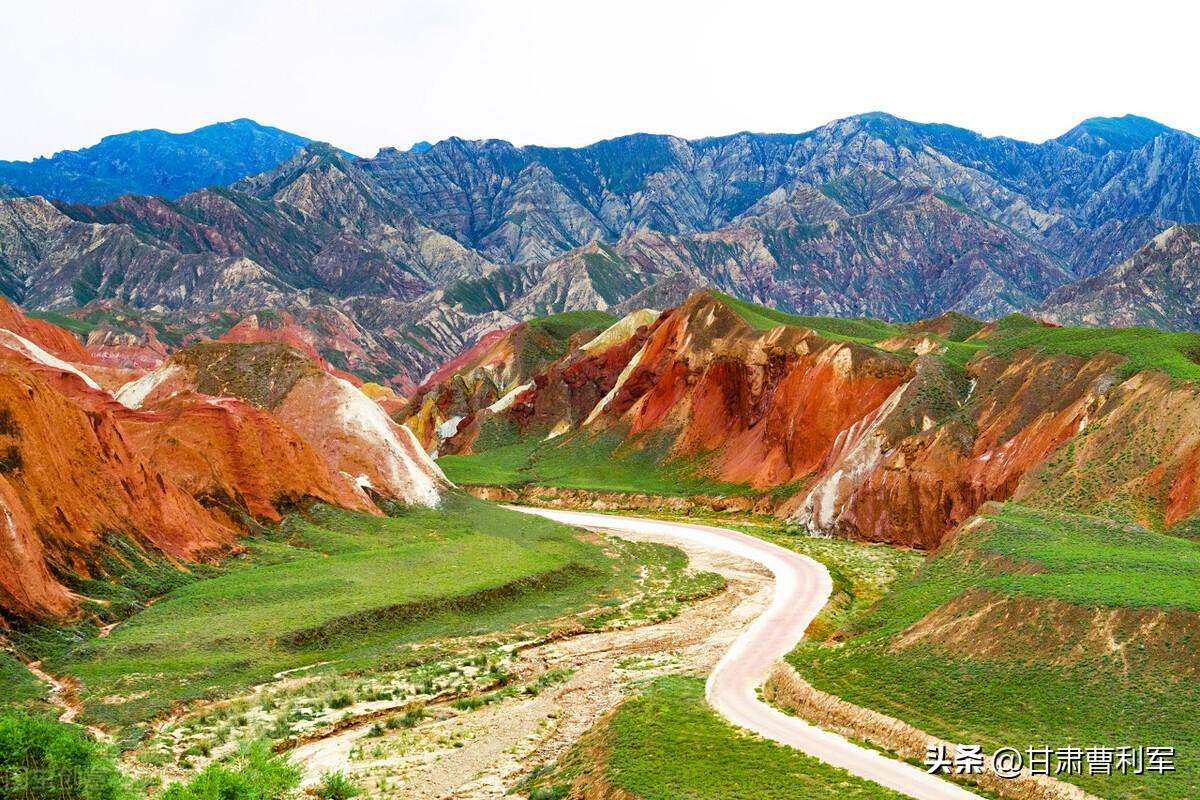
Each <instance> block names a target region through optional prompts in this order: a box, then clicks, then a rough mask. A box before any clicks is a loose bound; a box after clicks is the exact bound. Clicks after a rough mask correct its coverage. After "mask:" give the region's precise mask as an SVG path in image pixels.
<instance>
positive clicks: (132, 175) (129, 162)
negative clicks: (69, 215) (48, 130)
mask: <svg viewBox="0 0 1200 800" xmlns="http://www.w3.org/2000/svg"><path fill="white" fill-rule="evenodd" d="M309 141H310V140H308V139H306V138H304V137H303V136H297V135H296V134H294V133H288V132H287V131H281V130H279V129H278V128H271V127H268V126H266V125H259V124H258V123H257V122H254V121H253V120H249V119H238V120H234V121H232V122H219V123H217V124H215V125H207V126H205V127H203V128H197V129H196V130H194V131H192V132H190V133H167V132H166V131H162V130H157V129H152V130H146V131H131V132H129V133H120V134H116V135H114V136H106V137H104V138H103V139H102V140H101V141H100V143H99V144H96V145H93V146H92V147H86V148H84V149H82V150H64V151H62V152H59V153H55V154H54V155H53V156H51V157H49V158H38V159H34V160H33V161H0V185H3V184H7V185H8V186H9V187H11V189H13V190H16V191H17V192H19V193H21V194H30V195H33V194H40V195H44V196H46V197H51V198H58V199H61V200H67V201H70V202H77V203H104V202H107V201H108V200H112V199H113V198H115V197H119V196H120V195H123V194H145V195H163V196H165V197H170V198H175V197H179V196H180V195H184V194H187V193H188V192H191V191H194V190H196V189H201V188H204V187H206V186H223V185H226V184H229V183H233V182H234V181H236V180H238V179H240V178H244V177H246V176H247V175H255V174H257V173H260V172H264V171H266V170H269V169H271V168H273V167H275V166H276V165H278V164H279V163H281V162H283V161H286V160H287V159H289V158H291V157H292V156H293V155H295V154H296V153H297V152H298V151H299V150H300V149H301V148H302V147H304V146H305V145H306V144H308V143H309Z"/></svg>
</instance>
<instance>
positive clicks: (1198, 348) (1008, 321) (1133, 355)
mask: <svg viewBox="0 0 1200 800" xmlns="http://www.w3.org/2000/svg"><path fill="white" fill-rule="evenodd" d="M983 341H984V343H985V344H986V346H987V349H988V351H989V352H991V353H993V354H995V355H998V356H1005V355H1010V354H1012V353H1015V352H1017V351H1018V350H1024V349H1026V348H1032V349H1034V350H1037V351H1040V352H1042V353H1051V354H1053V353H1065V354H1067V355H1073V356H1079V357H1081V358H1090V357H1092V356H1095V355H1098V354H1100V353H1116V354H1117V355H1120V356H1124V357H1125V359H1126V360H1125V363H1124V364H1123V365H1122V367H1121V373H1122V374H1123V375H1124V376H1126V377H1128V376H1130V375H1133V374H1134V373H1137V372H1141V371H1142V370H1158V371H1160V372H1165V373H1166V374H1168V375H1170V376H1171V377H1173V378H1179V379H1181V380H1189V381H1195V380H1200V363H1198V360H1197V354H1200V333H1196V332H1184V333H1168V332H1165V331H1159V330H1154V329H1152V328H1050V327H1045V326H1043V325H1039V324H1038V323H1037V322H1035V321H1034V320H1031V319H1029V318H1028V317H1023V316H1021V315H1018V314H1014V315H1011V316H1008V317H1005V318H1004V319H1002V320H1000V322H999V323H998V324H997V328H996V330H995V331H994V332H993V333H991V334H990V335H988V336H987V337H986V338H985V339H984V340H983Z"/></svg>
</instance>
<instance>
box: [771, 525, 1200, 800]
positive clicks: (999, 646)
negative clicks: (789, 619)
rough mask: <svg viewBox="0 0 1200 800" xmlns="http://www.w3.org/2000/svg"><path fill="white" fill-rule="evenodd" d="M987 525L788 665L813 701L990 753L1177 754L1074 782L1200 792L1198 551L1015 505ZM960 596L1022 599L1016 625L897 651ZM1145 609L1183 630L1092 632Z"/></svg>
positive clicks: (1129, 791) (1112, 793)
mask: <svg viewBox="0 0 1200 800" xmlns="http://www.w3.org/2000/svg"><path fill="white" fill-rule="evenodd" d="M985 519H986V523H985V524H983V525H981V526H979V527H977V528H974V529H970V530H965V531H963V532H962V533H960V534H959V535H958V537H956V538H955V539H954V540H952V541H951V542H950V543H948V544H947V545H946V546H944V548H943V549H942V551H941V552H940V553H939V554H937V555H936V556H935V557H934V558H933V559H932V560H931V561H930V562H929V563H928V564H927V565H926V566H924V567H923V568H922V569H920V570H919V571H917V572H916V574H915V575H913V576H912V577H911V578H910V579H908V580H904V581H901V582H899V583H898V584H897V585H896V587H895V588H894V590H893V591H891V592H890V593H888V594H887V595H885V596H883V598H882V599H881V600H880V601H879V602H878V603H877V604H875V605H874V606H872V607H871V608H870V609H869V610H866V611H864V612H862V613H861V614H859V615H857V616H855V617H853V618H852V619H851V620H849V621H848V622H847V624H845V625H844V626H843V627H842V628H841V630H839V631H838V632H837V633H836V634H835V635H834V636H833V637H832V639H830V640H827V641H805V642H803V643H801V645H800V646H799V647H798V648H797V649H796V650H795V651H794V652H793V653H792V654H791V655H790V656H789V661H790V662H791V663H792V664H793V666H795V667H796V668H797V670H798V671H799V672H800V674H801V675H803V676H804V677H805V678H806V679H807V680H809V681H810V682H811V683H813V685H815V686H816V687H817V688H819V689H822V690H825V691H828V692H832V693H834V694H837V695H839V696H841V697H843V698H844V699H846V700H849V701H850V702H853V703H857V704H859V705H863V706H867V707H869V708H874V709H876V710H879V711H882V712H884V713H886V714H890V715H893V716H896V717H899V718H901V719H903V720H904V721H906V722H908V723H911V724H913V725H916V726H917V727H919V728H922V729H924V730H926V731H928V732H929V733H933V734H935V735H938V736H941V737H944V738H947V739H950V740H953V741H960V742H969V743H971V742H977V743H980V744H983V745H985V746H986V747H987V748H989V749H990V748H995V747H998V746H1002V745H1010V746H1015V747H1018V748H1024V747H1027V746H1030V745H1035V746H1036V745H1043V744H1045V745H1049V746H1051V747H1065V746H1079V747H1083V748H1087V747H1092V746H1112V747H1119V746H1126V745H1128V746H1139V745H1141V746H1174V747H1176V748H1177V752H1178V754H1179V755H1178V757H1177V762H1176V763H1177V767H1178V772H1177V773H1176V774H1174V775H1166V776H1160V775H1144V776H1138V777H1135V776H1113V777H1107V778H1106V777H1101V776H1077V777H1072V778H1071V780H1072V781H1073V782H1075V783H1078V784H1079V785H1080V786H1082V787H1083V788H1085V789H1087V790H1088V791H1091V792H1093V793H1095V794H1098V795H1100V796H1102V797H1106V798H1122V799H1124V798H1129V799H1130V800H1132V798H1139V799H1153V800H1159V799H1162V800H1166V799H1167V798H1178V799H1179V800H1183V798H1194V797H1197V796H1200V758H1198V756H1197V754H1198V753H1200V689H1198V688H1197V686H1196V683H1195V680H1194V675H1193V670H1194V665H1195V658H1194V650H1193V648H1194V647H1195V646H1196V645H1197V644H1200V616H1194V615H1196V614H1197V612H1200V596H1198V594H1197V592H1196V587H1198V586H1200V544H1197V543H1196V542H1193V541H1190V540H1186V539H1180V538H1176V537H1172V536H1167V535H1163V534H1158V533H1152V532H1147V531H1144V530H1140V529H1138V528H1136V527H1134V526H1128V525H1123V524H1119V523H1115V522H1111V521H1108V520H1104V519H1100V518H1096V517H1085V516H1082V515H1073V514H1064V513H1058V512H1050V511H1041V510H1035V509H1031V508H1026V507H1021V506H1018V505H1015V504H1008V505H1006V506H1003V507H1002V509H1000V510H997V511H994V512H991V513H989V514H987V515H986V517H985ZM968 591H970V592H975V593H980V592H984V593H987V594H986V595H985V597H986V598H987V599H988V600H989V601H990V600H994V599H996V598H1009V599H1012V600H1015V601H1017V602H1020V603H1022V605H1021V606H1019V608H1021V609H1023V615H1022V619H1020V620H1015V619H1011V618H1009V619H1007V620H1005V621H1004V622H1003V623H989V626H988V627H985V628H983V629H979V628H978V626H976V627H974V628H969V635H968V636H966V637H965V641H964V639H962V638H956V637H955V636H954V630H953V629H949V630H946V631H944V632H943V633H941V634H939V636H938V637H937V639H938V640H939V641H942V642H944V641H957V642H958V644H956V645H953V646H942V645H941V644H931V643H930V641H929V640H920V641H918V642H917V643H915V644H914V643H911V642H906V641H905V640H904V636H903V635H904V634H905V633H906V632H908V631H910V630H912V628H911V627H910V626H914V625H915V624H916V623H918V622H919V621H921V620H922V619H923V618H925V617H926V616H927V615H930V614H931V613H934V612H936V611H937V610H938V609H939V608H943V607H944V606H945V605H946V604H948V603H951V602H953V601H955V599H956V598H960V596H961V595H963V593H964V592H968ZM972 610H973V607H972ZM1156 611H1162V612H1164V613H1171V614H1173V615H1174V616H1172V617H1170V618H1169V619H1170V624H1171V625H1174V626H1179V625H1182V626H1184V629H1183V632H1182V633H1180V632H1178V631H1176V632H1174V633H1177V634H1178V635H1173V632H1172V631H1167V630H1161V629H1160V630H1159V631H1157V632H1155V629H1153V628H1150V629H1149V632H1148V633H1147V635H1146V636H1145V637H1143V638H1141V639H1130V633H1129V628H1130V627H1134V628H1136V627H1137V626H1136V625H1126V626H1125V627H1120V626H1118V627H1114V628H1113V629H1112V631H1111V635H1113V637H1114V638H1113V639H1111V640H1108V639H1105V638H1103V637H1101V638H1100V639H1097V637H1096V635H1095V634H1096V631H1095V630H1094V626H1095V625H1102V624H1109V625H1117V623H1116V622H1115V621H1116V620H1120V619H1121V615H1137V614H1147V613H1149V614H1154V612H1156ZM969 613H971V611H970V610H968V611H966V612H961V613H960V614H959V619H958V620H956V621H957V622H959V623H961V624H965V625H970V622H969V620H968V621H966V622H963V621H962V620H963V618H964V617H965V615H967V614H969ZM1133 619H1134V622H1135V623H1136V622H1137V621H1139V620H1141V619H1142V618H1141V617H1134V618H1133ZM1105 620H1108V622H1107V623H1105V622H1104V621H1105ZM1193 626H1194V629H1195V630H1196V631H1198V633H1197V641H1194V642H1192V641H1188V640H1189V639H1190V638H1191V637H1190V635H1189V634H1188V633H1187V631H1190V630H1192V629H1193ZM1018 628H1020V631H1018ZM1127 640H1128V641H1127ZM1181 640H1182V645H1181V644H1180V641H1181ZM1097 642H1099V644H1097ZM1172 648H1176V649H1174V650H1173V649H1172Z"/></svg>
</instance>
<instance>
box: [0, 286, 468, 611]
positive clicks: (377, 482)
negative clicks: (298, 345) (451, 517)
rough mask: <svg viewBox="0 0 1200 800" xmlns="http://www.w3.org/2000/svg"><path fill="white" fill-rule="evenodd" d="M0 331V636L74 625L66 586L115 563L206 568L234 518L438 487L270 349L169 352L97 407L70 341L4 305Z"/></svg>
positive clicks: (324, 378) (105, 371) (288, 352)
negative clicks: (64, 621)
mask: <svg viewBox="0 0 1200 800" xmlns="http://www.w3.org/2000/svg"><path fill="white" fill-rule="evenodd" d="M0 325H2V327H0V526H2V527H4V529H5V531H6V534H5V535H4V536H3V537H0V624H3V623H4V621H6V620H7V621H11V620H13V619H17V618H44V617H50V618H59V619H61V618H66V617H70V616H72V615H73V614H76V613H77V612H78V610H79V607H80V604H81V603H83V602H85V601H86V598H83V597H82V596H81V595H80V594H77V593H76V592H79V591H81V590H80V589H79V587H80V586H82V585H83V584H82V582H83V581H85V580H87V579H103V578H105V577H109V576H110V570H111V569H113V568H114V567H113V565H114V564H118V563H125V562H127V561H128V559H129V558H131V557H132V558H134V559H135V560H137V559H141V558H143V556H145V557H149V558H158V559H162V558H163V557H164V556H166V557H169V558H170V559H175V560H178V561H180V562H197V561H204V560H209V559H213V558H217V557H220V556H222V555H224V554H227V553H229V552H230V551H231V550H233V549H235V548H236V540H237V538H238V537H240V536H243V535H245V533H246V530H247V524H248V519H249V518H255V519H257V520H259V521H261V522H268V523H269V522H274V521H278V520H279V519H281V517H282V515H283V514H286V513H288V512H290V511H292V510H294V509H296V508H298V507H304V506H305V505H307V504H310V503H312V502H314V501H319V502H325V503H329V504H333V505H338V506H341V507H344V508H352V509H359V510H364V511H370V512H373V513H378V509H377V507H376V505H375V503H376V501H380V500H382V499H387V500H391V501H399V502H406V503H421V504H426V505H430V504H434V503H436V502H437V501H438V497H439V493H440V492H441V491H442V490H443V489H444V488H445V487H446V486H447V484H446V481H445V479H444V478H443V477H442V476H441V473H440V471H439V470H438V469H437V467H436V466H435V465H434V464H433V463H432V462H430V460H429V459H428V457H427V456H426V455H425V453H424V451H423V450H421V449H420V448H419V447H418V446H417V445H416V444H415V441H414V440H413V438H412V436H411V434H409V433H408V431H407V430H406V429H404V428H401V427H400V426H397V425H395V424H394V423H393V422H392V421H391V420H390V419H389V418H388V417H387V415H386V414H385V412H384V411H383V409H382V408H381V407H380V406H379V405H378V404H377V403H376V402H374V401H373V400H371V399H370V398H368V397H367V396H366V395H365V394H363V393H362V392H361V391H360V390H359V389H357V388H356V387H354V386H352V385H351V384H350V383H349V382H347V381H345V380H343V379H341V378H338V377H336V376H335V375H333V374H331V373H330V372H329V371H326V369H323V368H322V366H321V364H319V363H318V362H317V361H314V360H312V359H309V358H307V357H305V356H304V354H302V353H301V352H299V351H296V350H293V349H291V348H289V347H287V346H286V345H283V344H278V343H274V342H269V343H254V344H232V343H231V344H210V345H207V346H199V347H193V348H185V349H183V350H181V351H180V352H179V353H177V354H175V355H174V356H173V357H172V358H171V359H170V360H169V361H168V362H167V363H166V364H165V365H164V366H162V367H160V368H159V369H157V370H155V371H153V372H151V373H149V374H148V375H145V376H143V377H142V378H139V379H137V380H134V381H133V382H131V383H129V384H127V385H125V386H123V387H122V388H121V389H120V390H119V391H117V392H116V398H114V396H113V395H112V394H110V393H109V391H107V390H106V389H105V388H104V386H106V385H111V384H112V383H114V382H116V381H117V378H118V377H119V372H118V371H115V370H113V369H112V368H111V367H108V366H105V365H103V364H98V363H95V362H94V360H93V359H92V358H91V354H90V353H89V352H88V351H87V350H85V349H84V348H83V346H82V345H81V343H80V342H79V341H78V340H77V339H75V338H74V336H73V335H72V334H70V333H68V332H66V331H64V330H62V329H60V328H56V327H55V326H53V325H50V324H49V323H46V322H42V321H38V320H31V319H28V318H26V317H25V316H24V315H23V314H22V313H21V312H20V311H19V310H17V309H16V308H14V307H12V306H9V305H8V304H5V303H0ZM118 400H120V402H118ZM139 552H140V553H141V555H131V554H137V553H139ZM116 553H120V554H121V555H120V557H119V558H116V559H114V557H113V556H114V554H116Z"/></svg>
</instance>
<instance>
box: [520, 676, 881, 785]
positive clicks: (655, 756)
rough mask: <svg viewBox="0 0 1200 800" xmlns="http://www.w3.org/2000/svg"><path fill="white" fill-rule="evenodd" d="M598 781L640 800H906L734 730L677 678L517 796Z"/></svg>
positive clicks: (631, 704)
mask: <svg viewBox="0 0 1200 800" xmlns="http://www.w3.org/2000/svg"><path fill="white" fill-rule="evenodd" d="M596 773H599V776H602V780H603V781H604V782H605V783H607V784H608V785H610V786H613V787H616V788H618V789H623V790H624V791H626V792H628V793H630V794H631V795H632V796H634V797H638V798H640V799H641V800H742V799H743V798H755V800H795V799H796V798H807V799H809V800H819V799H820V798H828V799H829V800H840V798H859V799H860V800H868V798H869V799H870V800H892V798H901V797H904V795H901V794H898V793H896V792H893V791H891V790H889V789H885V788H883V787H882V786H879V785H878V784H874V783H871V782H869V781H865V780H862V779H860V778H856V777H854V776H852V775H850V774H849V773H847V772H845V771H843V770H841V769H838V768H836V767H831V766H829V765H827V764H825V763H823V762H821V761H818V760H817V759H815V758H812V757H810V756H806V755H804V754H803V753H801V752H799V751H797V750H793V749H791V748H788V747H783V746H782V745H778V744H775V743H774V742H771V741H768V740H766V739H762V738H759V737H758V736H755V735H753V734H749V733H746V732H745V731H741V730H739V729H737V728H734V727H733V726H731V725H730V724H729V723H727V722H726V721H725V720H723V719H722V718H721V717H720V716H718V715H717V713H716V712H714V711H713V710H712V708H711V707H710V706H709V705H708V703H707V701H705V699H704V680H703V679H701V678H693V677H681V676H675V677H665V678H659V679H657V680H654V681H651V682H650V683H648V684H645V685H643V686H642V687H641V688H640V689H639V690H638V691H637V692H636V693H635V694H634V696H633V697H631V698H630V699H628V700H626V701H625V702H624V703H623V704H622V705H621V706H620V707H619V708H618V709H617V711H616V712H615V713H613V714H612V715H611V716H610V717H609V718H608V719H607V720H606V721H605V722H603V723H601V724H600V725H599V726H598V727H597V728H595V729H593V730H592V731H591V732H590V733H589V734H588V736H587V737H586V738H585V739H584V741H583V742H581V743H580V744H579V745H577V746H576V747H575V749H574V750H573V751H572V752H570V753H568V754H567V755H566V756H565V757H564V758H563V759H562V760H561V763H560V766H559V767H558V768H557V769H552V770H551V769H547V770H542V771H539V773H538V774H537V775H535V777H533V778H532V779H531V780H530V782H529V785H528V786H527V787H525V788H526V790H527V791H529V797H530V798H531V800H532V799H533V798H547V799H549V798H564V797H567V792H568V787H569V786H570V784H571V782H572V781H576V780H581V781H589V782H591V783H594V781H595V777H591V776H593V775H595V774H596ZM599 776H597V777H599ZM589 779H590V780H589Z"/></svg>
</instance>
